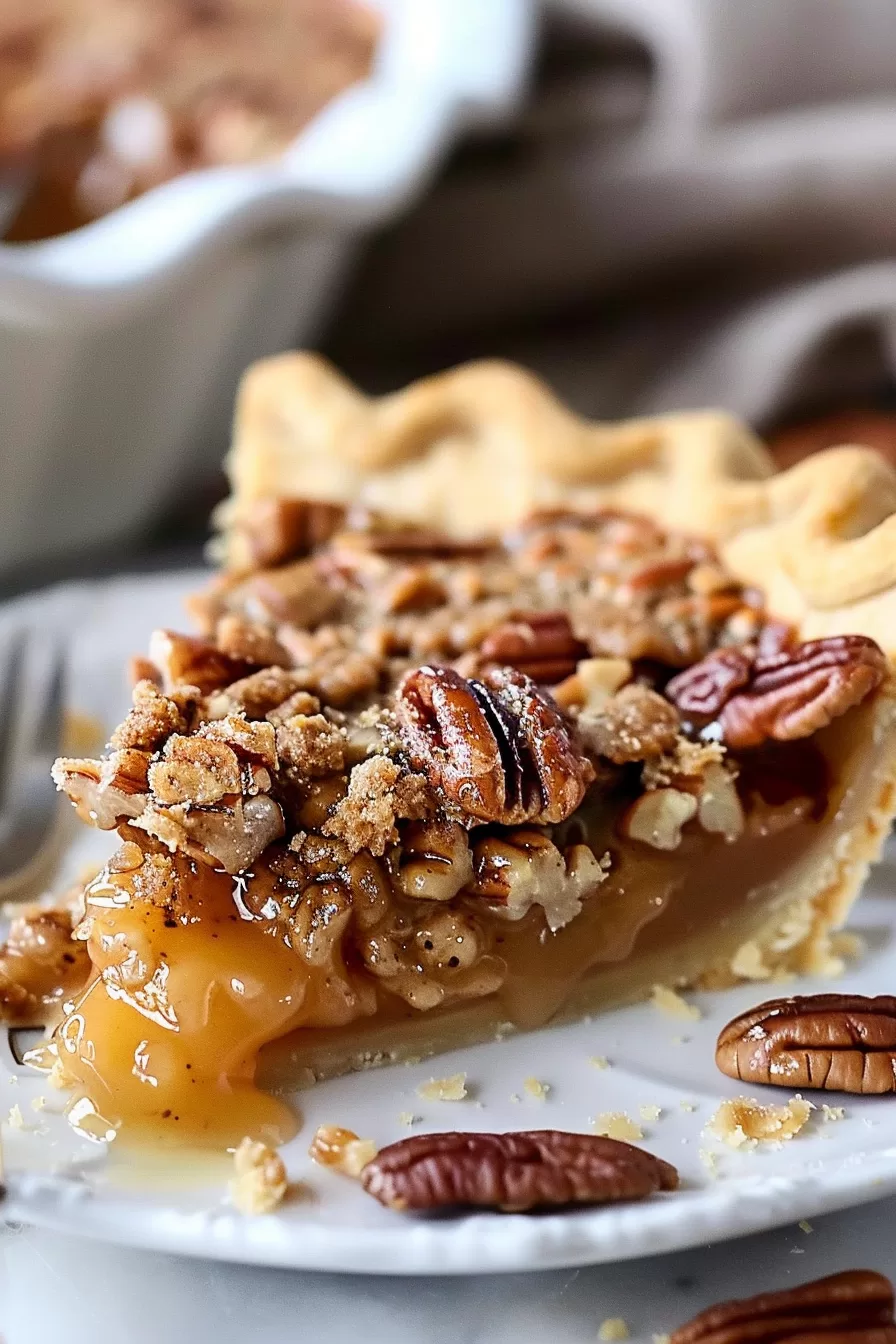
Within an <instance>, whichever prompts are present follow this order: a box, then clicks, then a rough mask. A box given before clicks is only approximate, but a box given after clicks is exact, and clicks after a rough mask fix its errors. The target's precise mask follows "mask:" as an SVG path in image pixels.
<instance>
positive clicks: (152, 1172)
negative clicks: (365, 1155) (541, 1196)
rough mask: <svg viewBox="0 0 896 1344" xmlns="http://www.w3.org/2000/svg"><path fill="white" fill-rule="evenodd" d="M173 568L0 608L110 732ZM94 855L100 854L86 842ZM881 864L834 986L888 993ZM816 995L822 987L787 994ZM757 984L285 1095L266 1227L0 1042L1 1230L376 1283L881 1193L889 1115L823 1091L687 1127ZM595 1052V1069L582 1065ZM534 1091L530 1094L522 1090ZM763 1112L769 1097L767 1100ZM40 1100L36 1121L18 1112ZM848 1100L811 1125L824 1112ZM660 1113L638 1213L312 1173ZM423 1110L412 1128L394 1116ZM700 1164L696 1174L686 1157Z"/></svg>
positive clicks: (893, 1131) (894, 974)
mask: <svg viewBox="0 0 896 1344" xmlns="http://www.w3.org/2000/svg"><path fill="white" fill-rule="evenodd" d="M194 582H195V577H194V579H193V580H190V579H189V578H187V577H186V576H184V575H176V576H168V577H165V578H149V579H145V578H144V579H123V580H116V581H114V582H112V583H108V584H101V585H90V584H80V585H69V586H67V587H65V588H61V589H55V590H52V591H50V592H47V593H43V594H39V595H38V596H37V597H32V598H29V599H26V600H23V601H20V602H18V603H15V604H13V605H12V606H10V607H7V608H6V609H5V610H4V611H2V612H0V633H2V630H3V629H4V627H5V626H6V625H7V624H8V623H9V622H10V621H22V620H27V621H29V622H33V623H34V624H36V625H39V626H41V627H53V628H54V629H55V630H57V631H59V630H61V629H65V630H71V631H72V649H73V670H72V701H73V704H74V705H76V706H77V707H78V708H80V709H84V710H86V711H88V712H90V713H93V714H97V715H99V716H100V717H101V718H103V719H104V720H105V721H106V722H107V723H108V722H110V721H111V720H112V719H113V718H116V717H117V716H118V714H119V712H120V711H121V710H123V708H124V706H125V704H126V700H127V691H126V687H125V684H124V677H123V673H122V668H123V666H124V662H125V659H126V657H127V655H128V654H129V653H131V652H133V651H134V650H136V649H139V648H141V647H143V646H144V645H145V642H146V636H147V632H148V631H149V629H150V628H151V627H152V626H153V625H157V624H164V625H171V624H181V623H182V622H181V618H180V605H179V604H180V598H181V596H182V594H183V593H184V592H185V591H187V590H188V589H189V587H190V586H192V583H194ZM97 841H99V842H100V848H99V850H98V849H97ZM108 848H109V840H108V837H105V838H104V837H101V836H97V835H95V834H93V833H87V832H85V833H83V834H82V835H81V837H80V838H79V839H78V841H77V843H76V844H75V845H74V846H73V848H72V851H71V853H70V855H69V863H70V865H71V866H75V865H77V864H78V863H80V862H81V861H83V859H84V858H85V857H87V856H88V854H90V855H96V854H97V853H103V852H107V851H108ZM894 897H896V862H893V861H892V860H891V862H890V863H889V864H885V865H884V866H883V867H882V868H881V869H879V870H878V874H877V877H876V879H875V882H874V884H873V886H872V888H871V889H870V890H869V892H868V893H867V894H866V896H865V897H864V898H863V900H862V902H861V903H860V905H859V907H858V909H857V910H856V912H855V915H854V919H853V924H852V927H853V928H854V929H855V930H856V931H857V932H859V933H860V934H861V935H862V936H863V937H864V939H865V941H866V944H867V950H866V952H865V953H864V955H863V956H862V958H861V959H860V961H859V962H857V963H856V964H855V965H854V966H852V967H850V968H848V969H847V971H846V973H845V974H844V976H843V978H842V980H841V981H840V982H839V983H838V988H842V989H849V990H855V991H857V992H863V993H875V992H882V991H885V990H889V989H891V988H892V986H893V983H894V981H896V940H894V933H896V899H894ZM800 988H801V989H802V990H806V991H811V990H813V989H829V988H830V981H828V982H824V983H817V984H813V983H811V982H803V983H801V985H800ZM763 994H764V990H763V988H762V987H757V986H752V987H751V986H749V985H747V986H743V987H741V988H740V989H738V990H734V991H731V992H729V993H727V994H717V995H700V996H693V997H694V1001H695V1002H697V1003H699V1006H700V1007H701V1009H702V1011H703V1017H702V1018H701V1019H700V1020H699V1021H697V1022H693V1021H686V1020H681V1019H674V1018H670V1017H667V1016H662V1015H660V1014H659V1013H658V1012H657V1010H656V1009H654V1008H652V1007H650V1006H648V1005H645V1006H642V1007H638V1008H632V1009H627V1010H624V1011H621V1012H615V1013H609V1014H605V1015H603V1016H601V1017H596V1018H594V1019H593V1020H591V1021H588V1022H581V1023H579V1024H577V1025H575V1026H569V1027H562V1028H554V1029H551V1030H546V1031H543V1032H540V1033H538V1034H536V1035H532V1036H526V1037H520V1038H510V1039H507V1040H505V1041H503V1042H500V1043H494V1044H491V1045H486V1046H480V1047H478V1048H476V1049H469V1050H463V1051H458V1052H455V1053H454V1054H452V1055H447V1056H442V1057H441V1058H439V1059H438V1060H436V1061H431V1062H429V1063H424V1064H420V1065H415V1066H412V1067H394V1068H389V1069H382V1070H378V1071H374V1072H370V1073H366V1074H360V1075H355V1076H353V1077H350V1078H344V1079H340V1080H337V1081H335V1082H332V1083H327V1084H323V1085H321V1086H319V1087H317V1088H315V1089H313V1090H312V1091H310V1092H305V1093H303V1094H302V1095H301V1100H300V1106H301V1110H302V1112H303V1114H304V1125H303V1128H302V1130H301V1133H300V1134H299V1136H298V1138H297V1139H296V1140H294V1142H293V1143H292V1144H290V1145H289V1146H288V1147H287V1148H286V1149H285V1150H284V1156H285V1158H286V1160H287V1163H288V1166H289V1171H290V1175H291V1177H292V1178H293V1179H294V1180H296V1181H300V1182H303V1183H305V1185H306V1186H307V1189H308V1194H307V1196H306V1197H305V1198H302V1199H297V1200H295V1201H293V1202H290V1203H288V1204H287V1205H285V1206H284V1207H283V1209H282V1211H280V1212H278V1213H277V1214H275V1215H269V1216H267V1217H261V1218H244V1217H242V1216H240V1215H239V1214H237V1213H235V1212H234V1211H233V1209H231V1208H229V1207H228V1205H227V1202H226V1198H225V1182H226V1179H227V1177H228V1175H229V1171H228V1163H227V1162H226V1161H225V1160H223V1159H222V1160H221V1161H218V1160H217V1159H215V1160H214V1161H210V1162H208V1163H201V1164H199V1163H197V1164H194V1165H190V1166H187V1165H185V1164H183V1163H180V1164H178V1165H177V1166H172V1165H171V1164H170V1163H169V1164H167V1165H166V1164H160V1163H158V1162H153V1161H152V1160H151V1159H150V1158H149V1157H147V1159H146V1161H145V1162H141V1164H140V1167H139V1169H137V1168H135V1167H134V1166H133V1164H130V1165H129V1164H125V1163H124V1162H123V1161H122V1160H121V1159H118V1160H116V1157H115V1145H114V1143H113V1144H112V1146H111V1150H110V1151H108V1152H107V1150H106V1148H105V1147H104V1146H101V1145H92V1144H89V1143H87V1142H85V1141H82V1140H78V1139H76V1138H75V1136H74V1135H73V1134H72V1132H71V1131H70V1130H69V1128H68V1125H67V1123H66V1122H65V1120H64V1118H63V1117H62V1116H61V1114H60V1113H59V1111H60V1107H61V1099H60V1096H59V1094H54V1093H52V1090H51V1089H48V1088H47V1086H46V1084H45V1082H44V1080H43V1079H42V1078H40V1077H39V1076H34V1075H31V1076H26V1071H24V1070H22V1069H20V1068H18V1067H17V1066H16V1065H15V1061H14V1059H13V1058H12V1056H11V1054H10V1053H9V1050H8V1046H7V1043H6V1038H5V1035H4V1036H3V1045H2V1050H3V1055H4V1057H3V1058H0V1116H2V1117H6V1116H7V1115H8V1113H9V1111H10V1108H11V1107H13V1106H16V1105H18V1107H19V1108H20V1113H21V1116H22V1118H23V1120H24V1123H25V1125H26V1128H25V1129H21V1128H17V1127H15V1126H14V1125H10V1124H9V1123H8V1121H7V1122H6V1123H4V1125H3V1144H4V1150H5V1155H6V1167H7V1173H6V1179H7V1187H8V1194H7V1199H6V1203H5V1206H3V1207H4V1212H5V1216H6V1218H7V1219H9V1220H18V1221H23V1222H30V1223H36V1224H39V1225H41V1226H46V1227H51V1228H56V1229H60V1230H65V1231H68V1232H77V1233H83V1234H84V1235H86V1236H95V1237H101V1238H106V1239H108V1240H115V1241H117V1242H122V1243H128V1244H132V1245H136V1246H145V1247H151V1248H153V1249H157V1250H166V1251H175V1252H181V1253H184V1254H191V1255H201V1256H213V1257H216V1258H221V1259H230V1260H239V1261H246V1262H255V1263H261V1264H272V1265H287V1266H296V1267H302V1268H310V1269H326V1270H338V1271H355V1272H366V1273H378V1274H384V1273H389V1274H453V1273H464V1274H469V1273H477V1272H493V1271H499V1270H522V1269H546V1268H551V1267H558V1266H565V1265H576V1264H590V1263H599V1262H607V1261H613V1260H623V1259H628V1258H631V1257H635V1256H643V1255H648V1254H651V1253H653V1252H659V1251H671V1250H674V1249H680V1248H684V1247H687V1246H694V1245H699V1244H701V1243H705V1242H709V1241H716V1240H719V1239H723V1238H726V1237H735V1236H739V1235H742V1234H744V1233H747V1232H755V1231H759V1230H760V1229H764V1228H770V1227H774V1226H777V1225H780V1224H782V1223H786V1222H789V1221H797V1220H800V1219H804V1218H808V1217H812V1216H813V1215H816V1214H821V1213H824V1212H828V1211H830V1210H834V1209H839V1208H844V1207H847V1206H849V1205H852V1204H858V1203H861V1202H863V1201H867V1200H872V1199H876V1198H878V1197H880V1196H882V1195H887V1194H892V1193H894V1192H896V1100H893V1099H888V1098H878V1099H874V1098H868V1099H864V1100H863V1099H859V1098H842V1097H837V1096H833V1095H823V1096H817V1097H815V1098H814V1099H815V1100H816V1101H817V1102H818V1103H819V1109H818V1110H817V1111H816V1112H815V1114H814V1115H813V1117H812V1119H811V1121H810V1123H809V1125H808V1126H807V1128H806V1130H805V1131H804V1132H803V1133H802V1134H801V1135H799V1136H798V1137H797V1138H796V1139H795V1140H793V1141H792V1142H790V1143H787V1144H783V1145H781V1146H780V1147H779V1148H777V1149H775V1148H768V1149H766V1150H762V1151H759V1150H756V1151H753V1152H747V1153H741V1152H735V1151H732V1150H730V1149H726V1148H724V1147H723V1146H722V1145H720V1144H719V1143H718V1142H717V1141H715V1140H713V1139H711V1138H708V1137H707V1136H706V1135H704V1134H703V1133H702V1131H703V1129H704V1126H705V1125H706V1122H707V1121H708V1120H709V1118H710V1116H711V1115H712V1113H713V1112H714V1110H715V1109H716V1107H717V1105H718V1103H719V1101H720V1099H721V1098H723V1097H727V1096H734V1095H737V1094H738V1093H739V1092H741V1091H742V1090H743V1089H742V1088H739V1087H738V1086H737V1085H735V1084H733V1083H731V1082H729V1081H728V1080H727V1079H725V1078H723V1077H722V1076H721V1075H719V1074H718V1073H717V1072H716V1070H715V1067H714V1065H713V1062H712V1060H713V1045H714V1042H715V1038H716V1034H717V1032H718V1030H719V1028H720V1027H721V1026H722V1025H723V1023H724V1022H725V1021H727V1020H728V1019H729V1018H730V1017H731V1016H732V1015H733V1014H734V1013H736V1012H738V1011H739V1010H741V1009H743V1008H746V1007H748V1006H749V1005H751V1004H753V1003H755V1002H756V1001H757V1000H758V999H759V998H761V997H763ZM592 1056H605V1057H606V1058H607V1059H608V1060H609V1061H610V1067H609V1068H607V1069H599V1068H596V1067H595V1066H594V1065H593V1064H592V1063H590V1062H589V1060H590V1057H592ZM461 1071H462V1072H465V1073H466V1075H467V1086H468V1091H469V1097H468V1099H467V1100H464V1101H461V1102H425V1101H422V1100H421V1099H420V1098H419V1097H418V1096H417V1092H416V1089H417V1088H418V1086H419V1085H420V1084H421V1083H423V1082H425V1081H427V1080H428V1079H429V1078H431V1077H432V1076H433V1075H435V1076H436V1077H443V1076H446V1075H449V1074H452V1073H456V1072H461ZM531 1077H534V1078H537V1079H539V1080H540V1081H541V1082H543V1083H545V1084H547V1085H548V1086H549V1087H550V1092H549V1095H548V1097H547V1099H546V1100H544V1101H538V1100H536V1099H535V1098H533V1097H532V1096H531V1095H529V1094H528V1093H527V1091H526V1089H525V1086H524V1083H525V1080H526V1079H527V1078H531ZM767 1093H768V1096H767V1098H766V1099H773V1100H777V1101H780V1100H782V1094H781V1093H778V1092H776V1091H774V1090H772V1089H767ZM41 1096H46V1097H47V1107H46V1108H45V1109H41V1110H35V1109H33V1108H32V1104H31V1103H32V1101H33V1100H34V1099H35V1098H37V1097H41ZM822 1101H825V1102H827V1103H829V1104H830V1105H831V1106H839V1105H841V1104H842V1105H844V1106H845V1110H846V1114H845V1116H844V1117H843V1118H842V1119H840V1120H837V1121H835V1122H831V1121H828V1120H825V1119H824V1116H823V1112H822V1110H821V1102H822ZM641 1106H647V1107H653V1106H659V1107H661V1112H662V1113H661V1114H660V1116H659V1117H658V1118H657V1119H656V1120H650V1121H641V1123H642V1124H643V1129H644V1139H643V1146H644V1147H646V1148H648V1149H649V1150H650V1151H651V1152H655V1153H657V1154H658V1155H660V1156H662V1157H664V1158H666V1159H668V1160H669V1161H671V1162H673V1163H674V1164H675V1165H676V1166H677V1167H678V1169H679V1171H680V1172H681V1176H682V1189H681V1190H680V1191H679V1192H677V1193H676V1194H674V1195H666V1196H659V1197H657V1198H654V1199H652V1200H648V1201H646V1202H644V1203H640V1204H632V1205H627V1206H619V1207H616V1208H607V1209H597V1210H586V1211H582V1212H576V1213H568V1214H554V1215H547V1216H538V1217H525V1216H523V1215H491V1214H486V1215H475V1216H462V1217H450V1218H442V1219H437V1220H423V1219H413V1218H405V1217H402V1216H400V1215H398V1214H393V1213H390V1212H388V1211H386V1210H384V1209H381V1208H380V1207H379V1205H377V1204H376V1203H375V1202H374V1201H373V1200H371V1199H369V1198H368V1197H367V1196H366V1195H364V1194H363V1192H362V1191H361V1190H360V1188H359V1187H358V1186H357V1185H356V1184H355V1183H353V1182H351V1181H349V1180H347V1179H345V1178H342V1177H339V1176H337V1175H334V1174H332V1173H329V1172H325V1171H322V1170H321V1169H320V1168H317V1167H315V1166H314V1165H313V1164H312V1163H311V1162H310V1160H309V1159H308V1157H307V1155H306V1149H307V1145H308V1140H309V1138H310V1136H311V1134H312V1133H313V1131H314V1128H315V1126H316V1125H318V1124H321V1123H335V1124H342V1125H345V1126H348V1127H349V1128H352V1129H354V1130H356V1131H357V1132H358V1133H360V1134H362V1135H364V1136H369V1137H371V1138H373V1139H375V1140H376V1142H377V1143H379V1144H386V1143H389V1142H391V1141H393V1140H395V1139H397V1138H400V1137H402V1136H404V1135H406V1134H408V1133H422V1132H425V1131H426V1130H444V1129H471V1130H475V1129H483V1130H505V1129H521V1128H527V1129H528V1128H548V1127H556V1128H560V1129H568V1130H582V1131H587V1130H588V1129H589V1128H590V1123H589V1122H590V1119H591V1117H593V1116H595V1115H597V1114H599V1113H601V1112H606V1111H620V1110H621V1111H626V1112H628V1114H629V1115H631V1116H632V1117H633V1118H635V1119H636V1120H637V1119H639V1108H640V1107H641ZM406 1112H411V1113H413V1114H414V1115H415V1116H417V1117H418V1120H417V1121H416V1122H415V1124H414V1125H413V1127H412V1128H411V1129H408V1128H407V1126H406V1125H404V1124H403V1123H402V1121H401V1120H400V1118H399V1117H400V1116H401V1115H402V1113H406ZM707 1153H711V1154H713V1158H712V1159H710V1161H711V1162H712V1164H713V1166H714V1170H709V1169H708V1167H707V1165H706V1158H705V1156H702V1155H701V1154H703V1155H705V1154H707Z"/></svg>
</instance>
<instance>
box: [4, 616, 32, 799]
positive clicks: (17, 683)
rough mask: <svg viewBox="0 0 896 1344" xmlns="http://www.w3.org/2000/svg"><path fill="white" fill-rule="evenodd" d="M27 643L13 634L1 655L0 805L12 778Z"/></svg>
mask: <svg viewBox="0 0 896 1344" xmlns="http://www.w3.org/2000/svg"><path fill="white" fill-rule="evenodd" d="M27 642H28V637H27V635H26V633H25V631H24V630H16V631H14V632H13V634H12V635H11V636H9V637H8V638H7V639H6V640H5V641H4V642H3V645H2V652H0V805H2V803H3V800H4V798H5V796H6V795H7V793H8V792H9V790H10V787H11V786H12V784H13V781H14V778H15V755H16V746H17V737H18V735H19V725H20V721H21V707H22V699H23V697H22V696H21V693H20V687H21V683H22V674H23V672H24V668H25V650H26V646H27Z"/></svg>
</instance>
